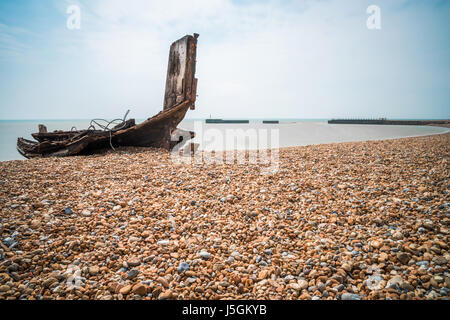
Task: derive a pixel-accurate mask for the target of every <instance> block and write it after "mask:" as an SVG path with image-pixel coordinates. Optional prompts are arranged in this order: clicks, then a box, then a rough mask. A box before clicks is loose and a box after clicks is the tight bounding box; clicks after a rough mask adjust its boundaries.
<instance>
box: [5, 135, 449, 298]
mask: <svg viewBox="0 0 450 320" xmlns="http://www.w3.org/2000/svg"><path fill="white" fill-rule="evenodd" d="M449 156H450V133H447V134H441V135H434V136H425V137H415V138H404V139H395V140H383V141H367V142H349V143H334V144H323V145H311V146H303V147H291V148H283V149H280V153H279V161H280V162H279V170H278V172H277V173H276V174H273V175H263V174H260V172H259V168H258V166H252V165H240V164H225V163H224V164H209V165H206V164H182V165H174V164H173V163H172V162H171V158H170V153H168V152H167V151H162V150H156V149H132V148H131V149H130V148H128V149H118V150H117V151H116V152H108V153H107V154H100V155H92V156H79V157H72V158H51V159H33V160H26V161H10V162H1V163H0V240H1V241H0V299H28V300H31V299H33V300H34V299H36V300H41V299H44V300H53V299H76V300H78V299H101V300H132V299H133V300H134V299H146V300H150V299H160V300H162V299H313V300H318V299H320V300H336V299H337V300H366V299H394V300H396V299H402V300H405V299H448V298H449V293H450V272H449V268H448V267H449V260H450V253H449V227H448V226H449V223H450V215H449V214H450V196H449V191H450V180H449V177H450V170H449Z"/></svg>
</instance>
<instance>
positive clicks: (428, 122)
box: [328, 119, 450, 126]
mask: <svg viewBox="0 0 450 320" xmlns="http://www.w3.org/2000/svg"><path fill="white" fill-rule="evenodd" d="M328 123H330V124H381V125H412V126H427V125H444V126H445V125H450V120H387V119H331V120H328Z"/></svg>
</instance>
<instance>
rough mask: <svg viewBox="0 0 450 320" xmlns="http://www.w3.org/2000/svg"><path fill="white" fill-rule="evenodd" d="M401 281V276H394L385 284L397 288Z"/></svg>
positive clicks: (387, 286)
mask: <svg viewBox="0 0 450 320" xmlns="http://www.w3.org/2000/svg"><path fill="white" fill-rule="evenodd" d="M402 283H403V278H402V277H401V276H394V277H392V278H391V279H389V281H388V282H387V284H386V288H392V289H397V287H400V286H401V284H402Z"/></svg>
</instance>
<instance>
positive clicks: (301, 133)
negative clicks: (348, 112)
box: [0, 119, 450, 161]
mask: <svg viewBox="0 0 450 320" xmlns="http://www.w3.org/2000/svg"><path fill="white" fill-rule="evenodd" d="M143 120H144V119H138V120H136V122H137V123H139V122H141V121H143ZM266 120H273V119H266ZM277 120H279V121H280V123H279V124H263V122H262V121H263V119H251V120H250V122H249V123H248V124H206V123H205V120H204V119H184V120H183V121H182V122H181V123H180V125H179V126H178V127H179V128H183V129H185V130H191V131H195V132H196V134H197V136H196V137H195V139H194V140H193V142H196V143H198V144H199V145H200V149H201V150H217V151H219V150H228V149H230V148H233V149H252V146H253V144H252V141H254V140H252V139H253V138H254V137H255V136H256V139H257V141H263V142H265V143H263V144H258V146H262V145H263V146H267V147H268V148H277V147H280V148H283V147H293V146H305V145H314V144H328V143H338V142H355V141H369V140H385V139H397V138H405V137H417V136H424V135H433V134H443V133H447V132H450V129H448V128H441V127H432V126H409V125H395V126H394V125H359V124H328V122H327V119H277ZM39 124H44V125H45V126H46V127H47V129H48V131H49V132H52V131H54V130H71V129H72V128H75V129H78V130H80V129H87V128H88V127H89V125H90V120H82V119H73V120H0V161H11V160H24V159H25V158H24V157H22V156H21V155H20V154H19V152H18V151H17V149H16V143H17V138H18V137H23V138H25V139H29V140H33V138H32V137H31V134H32V133H34V132H38V125H39ZM230 136H231V139H228V140H227V138H228V137H230ZM240 137H241V138H242V137H244V138H243V139H240ZM230 142H232V143H231V144H230ZM257 143H259V142H257Z"/></svg>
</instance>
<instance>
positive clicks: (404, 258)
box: [397, 252, 410, 264]
mask: <svg viewBox="0 0 450 320" xmlns="http://www.w3.org/2000/svg"><path fill="white" fill-rule="evenodd" d="M397 259H398V260H399V261H400V262H401V263H403V264H407V263H408V262H409V260H410V256H409V254H407V253H405V252H399V253H398V254H397Z"/></svg>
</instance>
